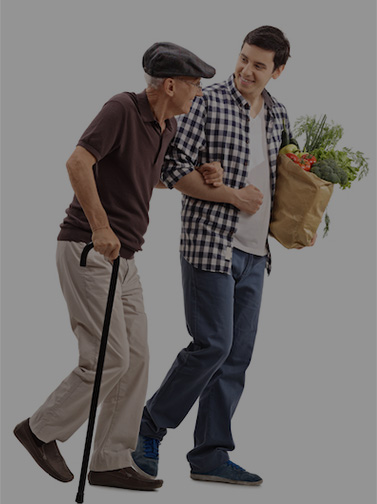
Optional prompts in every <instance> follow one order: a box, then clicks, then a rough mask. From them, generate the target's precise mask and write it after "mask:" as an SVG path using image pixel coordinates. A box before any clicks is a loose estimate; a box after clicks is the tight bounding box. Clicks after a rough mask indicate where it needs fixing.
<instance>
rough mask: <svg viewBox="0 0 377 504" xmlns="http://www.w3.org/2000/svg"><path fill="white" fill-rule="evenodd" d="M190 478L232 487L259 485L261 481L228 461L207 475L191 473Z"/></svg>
mask: <svg viewBox="0 0 377 504" xmlns="http://www.w3.org/2000/svg"><path fill="white" fill-rule="evenodd" d="M190 476H191V478H192V479H194V480H200V481H217V482H219V483H233V484H234V485H260V484H261V483H262V482H263V480H262V478H261V477H260V476H258V475H257V474H251V473H249V472H247V471H246V470H245V469H242V467H240V466H238V465H237V464H234V463H233V462H231V461H230V460H228V461H227V462H225V463H224V464H221V466H219V467H217V468H216V469H213V470H212V471H210V472H208V473H197V472H194V471H191V474H190Z"/></svg>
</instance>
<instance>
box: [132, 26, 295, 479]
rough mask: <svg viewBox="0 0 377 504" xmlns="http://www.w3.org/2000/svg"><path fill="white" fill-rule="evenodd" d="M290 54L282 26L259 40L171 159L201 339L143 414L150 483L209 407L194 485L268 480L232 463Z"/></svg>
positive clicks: (196, 335) (182, 133)
mask: <svg viewBox="0 0 377 504" xmlns="http://www.w3.org/2000/svg"><path fill="white" fill-rule="evenodd" d="M289 53H290V45H289V42H288V40H287V39H286V38H285V36H284V34H283V33H282V32H281V31H280V30H279V29H277V28H274V27H270V26H262V27H260V28H258V29H256V30H253V31H252V32H250V33H249V34H248V35H247V36H246V38H245V39H244V42H243V44H242V48H241V52H240V54H239V57H238V60H237V63H236V68H235V71H234V74H233V75H231V76H230V78H229V79H228V80H226V81H225V82H222V83H219V84H214V85H212V86H210V87H208V88H206V89H205V90H204V91H203V96H202V97H200V98H198V99H196V100H195V102H194V104H193V106H192V108H191V111H190V113H189V114H188V115H187V116H185V117H182V118H181V119H180V121H179V124H178V129H177V134H176V137H175V139H174V141H173V142H172V144H171V146H170V148H169V150H168V153H167V156H166V158H165V163H164V167H163V170H162V180H163V182H164V183H165V184H166V185H167V186H168V187H169V188H172V187H175V188H177V189H179V190H180V191H182V192H183V193H184V194H185V196H183V206H182V208H183V209H182V235H181V265H182V279H183V291H184V303H185V315H186V322H187V327H188V330H189V333H190V335H191V337H192V342H191V343H190V345H189V346H188V347H187V348H185V349H183V350H182V351H181V352H180V353H179V354H178V356H177V358H176V360H175V362H174V363H173V365H172V367H171V369H170V370H169V372H168V373H167V376H166V377H165V379H164V381H163V383H162V385H161V386H160V388H159V389H158V390H157V392H156V393H155V394H154V395H153V396H152V397H151V398H150V399H149V401H148V402H147V403H146V407H145V409H144V413H143V418H142V422H141V428H140V436H139V440H138V445H137V449H136V451H135V452H134V453H133V458H134V460H135V462H136V463H137V464H138V466H139V467H140V468H141V469H142V470H144V471H145V472H146V473H148V474H150V475H152V476H156V475H157V469H158V446H159V443H160V441H161V440H162V439H163V437H164V436H165V434H166V432H167V429H168V428H175V427H177V426H178V425H179V424H180V422H181V421H182V420H183V419H184V417H185V416H186V414H187V413H188V411H189V410H190V409H191V407H192V405H193V404H194V403H195V401H196V400H197V399H198V398H199V409H198V416H197V421H196V427H195V435H194V438H195V446H194V448H193V449H192V450H191V451H190V452H189V453H188V455H187V458H188V461H189V463H190V466H191V478H193V479H196V480H204V481H218V482H227V483H235V484H246V485H260V484H261V483H262V478H261V477H260V476H258V475H256V474H252V473H249V472H247V471H246V470H244V469H242V468H241V467H239V466H238V465H236V464H234V463H233V462H231V461H230V460H229V455H228V452H229V451H231V450H233V449H234V443H233V438H232V433H231V419H232V416H233V414H234V411H235V409H236V407H237V404H238V401H239V399H240V397H241V394H242V391H243V388H244V380H245V372H246V369H247V368H248V366H249V363H250V360H251V356H252V353H253V348H254V342H255V336H256V332H257V325H258V317H259V310H260V304H261V297H262V289H263V280H264V271H265V268H266V266H267V269H268V271H269V270H270V252H269V247H268V241H267V236H268V229H269V221H270V213H271V208H272V204H273V195H274V189H275V177H276V159H277V155H278V151H279V146H280V144H281V135H282V131H283V122H284V124H285V127H286V128H287V129H288V131H289V129H290V128H289V120H288V116H287V112H286V110H285V107H284V106H283V105H282V104H280V103H279V102H277V101H276V100H275V98H273V97H272V96H271V95H270V94H269V93H268V92H267V91H266V89H265V88H266V85H267V84H268V82H269V81H270V79H277V78H278V77H279V76H280V75H281V73H282V71H283V70H284V67H285V64H286V62H287V60H288V57H289ZM213 160H218V161H220V162H221V164H222V166H223V168H224V184H225V185H224V186H221V187H218V188H214V187H207V186H205V185H204V184H203V183H202V182H201V181H200V180H199V178H198V177H199V176H200V175H199V174H198V173H197V172H196V171H195V169H194V167H195V166H197V165H201V164H202V163H205V162H209V161H213ZM246 184H250V185H249V186H248V187H245V188H244V186H245V185H246ZM242 188H244V189H242ZM237 189H238V192H235V190H237ZM242 191H245V194H244V196H246V192H247V196H248V201H247V203H246V202H245V205H243V203H242V199H243V198H242V197H243V194H242ZM208 192H210V195H208ZM203 200H210V201H212V202H208V201H203ZM218 202H220V203H218ZM236 207H237V208H236ZM239 210H241V211H239Z"/></svg>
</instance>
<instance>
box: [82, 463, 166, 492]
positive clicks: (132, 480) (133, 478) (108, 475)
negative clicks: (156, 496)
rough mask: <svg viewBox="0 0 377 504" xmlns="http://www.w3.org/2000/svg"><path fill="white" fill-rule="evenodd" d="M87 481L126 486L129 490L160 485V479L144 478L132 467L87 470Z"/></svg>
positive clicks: (94, 483)
mask: <svg viewBox="0 0 377 504" xmlns="http://www.w3.org/2000/svg"><path fill="white" fill-rule="evenodd" d="M88 481H89V483H90V484H91V485H99V486H108V487H117V488H127V489H129V490H155V489H156V488H160V487H161V486H162V483H163V481H162V480H156V479H151V478H146V477H145V476H142V475H141V474H139V473H138V472H136V471H135V469H133V468H132V467H125V468H123V469H117V470H115V471H101V472H99V471H89V474H88Z"/></svg>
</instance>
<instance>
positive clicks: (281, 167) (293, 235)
mask: <svg viewBox="0 0 377 504" xmlns="http://www.w3.org/2000/svg"><path fill="white" fill-rule="evenodd" d="M333 190H334V184H332V183H331V182H327V181H326V180H322V179H320V178H319V177H317V175H314V173H311V172H307V171H305V170H304V169H303V168H301V166H299V165H298V164H296V163H294V162H293V161H292V160H291V159H289V158H288V157H287V156H286V155H285V154H284V155H279V156H278V160H277V178H276V189H275V197H274V206H273V211H272V219H271V224H270V234H271V235H272V236H273V237H274V238H275V239H276V240H278V242H280V243H281V244H282V245H283V246H284V247H286V248H288V249H291V248H295V247H307V246H308V245H309V244H310V242H311V241H312V238H313V236H314V235H315V233H316V231H317V229H318V226H319V225H320V223H321V220H322V216H323V213H324V211H325V210H326V207H327V205H328V203H329V201H330V198H331V195H332V193H333Z"/></svg>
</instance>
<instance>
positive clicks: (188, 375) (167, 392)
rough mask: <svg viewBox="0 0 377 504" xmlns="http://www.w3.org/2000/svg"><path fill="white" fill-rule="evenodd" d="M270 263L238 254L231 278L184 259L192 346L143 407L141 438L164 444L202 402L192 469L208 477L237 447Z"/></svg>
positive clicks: (184, 289) (195, 435)
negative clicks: (238, 417) (238, 418)
mask: <svg viewBox="0 0 377 504" xmlns="http://www.w3.org/2000/svg"><path fill="white" fill-rule="evenodd" d="M265 264H266V257H259V256H254V255H252V254H247V253H245V252H242V251H240V250H238V249H233V258H232V274H231V275H227V274H224V273H214V272H209V271H204V270H200V269H197V268H194V267H193V266H192V265H191V264H189V263H188V262H187V261H186V260H185V259H184V258H181V266H182V282H183V294H184V303H185V315H186V323H187V328H188V331H189V333H190V335H191V337H192V342H191V343H190V344H189V345H188V347H187V348H184V349H183V350H182V351H181V352H180V353H179V354H178V356H177V358H176V359H175V361H174V363H173V365H172V367H171V368H170V370H169V372H168V373H167V375H166V377H165V379H164V381H163V382H162V384H161V386H160V388H159V389H158V390H157V392H156V393H155V394H154V395H153V396H152V397H151V398H150V399H149V401H147V403H146V406H145V408H144V413H143V418H142V422H141V428H140V433H141V434H142V435H143V436H149V437H155V438H158V439H160V440H162V438H163V437H164V435H165V434H166V432H167V429H169V428H175V427H177V426H178V425H179V424H180V423H181V422H182V420H183V419H184V418H185V416H186V415H187V413H188V412H189V411H190V409H191V407H192V406H193V404H194V403H195V401H196V400H197V399H198V398H199V409H198V416H197V421H196V426H195V433H194V440H195V445H194V449H193V450H191V451H190V452H189V453H188V455H187V459H188V461H189V463H190V466H191V468H192V470H194V471H199V472H207V471H211V470H212V469H215V468H216V467H218V466H219V465H221V464H222V463H224V462H226V461H227V460H229V456H228V451H230V450H233V449H234V442H233V438H232V433H231V419H232V416H233V414H234V412H235V409H236V407H237V404H238V402H239V399H240V397H241V394H242V391H243V388H244V383H245V372H246V369H247V367H248V366H249V364H250V360H251V356H252V353H253V348H254V342H255V336H256V332H257V325H258V317H259V310H260V304H261V297H262V290H263V280H264V271H265Z"/></svg>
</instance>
